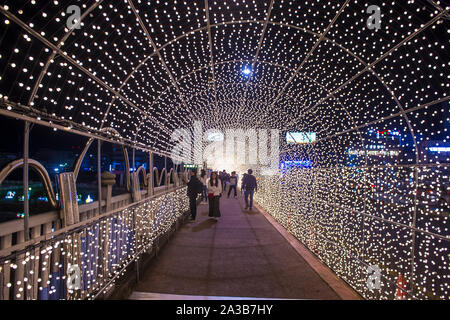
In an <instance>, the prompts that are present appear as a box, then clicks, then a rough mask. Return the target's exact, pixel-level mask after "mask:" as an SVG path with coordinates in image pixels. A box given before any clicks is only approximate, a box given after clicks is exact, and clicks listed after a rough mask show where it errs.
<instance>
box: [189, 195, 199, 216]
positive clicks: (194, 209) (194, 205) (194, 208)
mask: <svg viewBox="0 0 450 320" xmlns="http://www.w3.org/2000/svg"><path fill="white" fill-rule="evenodd" d="M189 209H190V210H191V218H192V219H194V220H195V217H196V216H197V197H195V198H193V197H189Z"/></svg>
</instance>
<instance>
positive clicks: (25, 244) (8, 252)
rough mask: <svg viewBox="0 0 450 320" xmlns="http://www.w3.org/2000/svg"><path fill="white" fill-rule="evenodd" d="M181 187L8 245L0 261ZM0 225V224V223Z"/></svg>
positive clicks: (1, 254) (0, 254) (1, 252)
mask: <svg viewBox="0 0 450 320" xmlns="http://www.w3.org/2000/svg"><path fill="white" fill-rule="evenodd" d="M182 188H184V186H181V187H174V188H171V189H169V190H165V189H164V190H165V191H163V192H159V193H157V194H155V195H153V196H150V197H148V198H145V199H143V200H140V201H137V202H133V203H130V204H128V205H126V206H123V207H120V208H117V209H114V210H112V211H110V212H105V213H103V214H101V215H97V216H95V217H92V218H89V219H87V220H83V221H80V222H79V223H76V224H73V225H70V226H68V227H65V228H61V229H58V230H56V231H54V232H52V233H47V234H45V235H42V236H40V237H37V238H34V239H31V240H29V241H27V242H23V243H20V244H17V245H14V246H12V247H9V248H7V249H3V250H0V262H2V261H4V260H8V257H6V256H9V255H11V254H17V253H15V252H16V251H21V250H28V249H29V248H32V247H34V246H36V245H37V242H41V241H47V240H50V239H52V238H54V237H57V236H58V235H61V234H70V233H71V232H73V230H76V229H77V228H79V227H82V226H86V225H88V224H90V223H93V222H96V221H98V220H101V219H103V218H107V217H109V216H112V215H114V214H116V213H118V212H120V211H123V210H125V209H128V208H131V207H133V206H138V205H139V204H141V203H144V202H147V201H149V200H152V199H156V198H159V197H161V196H163V195H166V194H169V193H172V192H174V191H177V190H179V189H182ZM96 202H97V201H96ZM102 203H105V201H104V200H102ZM89 205H94V203H90V204H89ZM80 212H81V211H80ZM0 226H1V224H0ZM21 228H23V226H21ZM18 231H19V230H18ZM0 236H1V234H0Z"/></svg>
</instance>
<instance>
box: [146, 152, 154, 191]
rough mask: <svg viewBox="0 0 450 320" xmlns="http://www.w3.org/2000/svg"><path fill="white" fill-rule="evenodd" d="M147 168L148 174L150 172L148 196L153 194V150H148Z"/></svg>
mask: <svg viewBox="0 0 450 320" xmlns="http://www.w3.org/2000/svg"><path fill="white" fill-rule="evenodd" d="M148 168H149V170H150V171H149V174H150V181H149V182H148V183H149V196H150V197H151V196H153V185H154V179H155V178H154V176H153V152H149V154H148Z"/></svg>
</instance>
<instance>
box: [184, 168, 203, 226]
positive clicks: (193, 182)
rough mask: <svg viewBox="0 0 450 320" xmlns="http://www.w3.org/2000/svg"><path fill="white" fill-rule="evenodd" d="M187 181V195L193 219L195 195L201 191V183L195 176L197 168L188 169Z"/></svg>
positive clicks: (195, 206) (192, 218)
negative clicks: (188, 177)
mask: <svg viewBox="0 0 450 320" xmlns="http://www.w3.org/2000/svg"><path fill="white" fill-rule="evenodd" d="M189 176H190V179H189V182H188V183H187V196H188V197H189V209H190V211H191V221H195V218H196V216H197V197H198V194H199V193H201V192H202V189H203V185H202V183H201V181H200V180H199V179H198V178H197V170H190V171H189Z"/></svg>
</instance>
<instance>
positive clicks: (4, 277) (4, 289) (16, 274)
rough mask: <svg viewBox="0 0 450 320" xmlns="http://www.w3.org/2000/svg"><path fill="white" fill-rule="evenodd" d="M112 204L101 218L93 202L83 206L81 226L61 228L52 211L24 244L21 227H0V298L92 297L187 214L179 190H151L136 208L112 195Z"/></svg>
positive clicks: (33, 224)
mask: <svg viewBox="0 0 450 320" xmlns="http://www.w3.org/2000/svg"><path fill="white" fill-rule="evenodd" d="M145 194H146V191H143V192H142V195H143V196H145ZM112 205H113V209H112V210H110V211H109V212H107V213H103V214H100V215H99V214H98V208H99V205H98V203H90V204H88V205H82V206H80V222H79V223H76V224H73V225H71V226H68V227H65V228H61V225H62V224H61V220H60V218H59V214H58V212H57V211H55V212H49V213H46V214H41V215H37V216H33V217H31V218H30V229H31V234H32V238H31V240H30V241H28V242H25V241H24V235H23V233H24V231H23V225H22V224H20V223H17V222H16V221H13V222H11V223H4V224H1V225H0V237H1V238H0V239H1V251H0V257H1V258H0V288H1V290H0V299H39V300H58V299H93V298H96V297H98V296H99V295H100V294H101V293H103V292H105V291H106V290H107V289H109V288H111V287H112V286H113V285H114V282H115V281H116V279H117V278H118V277H119V276H120V275H121V274H122V273H123V272H124V271H125V270H126V267H127V266H128V265H129V264H130V263H132V262H133V261H136V259H138V258H139V256H140V255H141V254H142V253H144V252H145V251H147V250H148V249H149V248H150V247H151V246H152V245H153V242H154V240H155V239H156V238H157V237H158V236H159V235H160V234H163V233H165V232H166V231H168V230H169V229H170V228H172V226H173V225H174V224H175V223H176V222H177V220H178V219H180V217H182V215H183V213H185V212H186V211H187V210H188V202H187V197H186V191H185V187H184V186H181V187H174V186H169V188H168V187H167V186H162V187H159V188H155V194H154V195H153V196H150V197H147V198H145V199H143V200H140V201H138V202H135V203H132V199H131V195H130V194H125V195H120V196H116V197H113V198H112ZM101 206H102V207H103V206H106V203H105V201H102V202H101Z"/></svg>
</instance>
